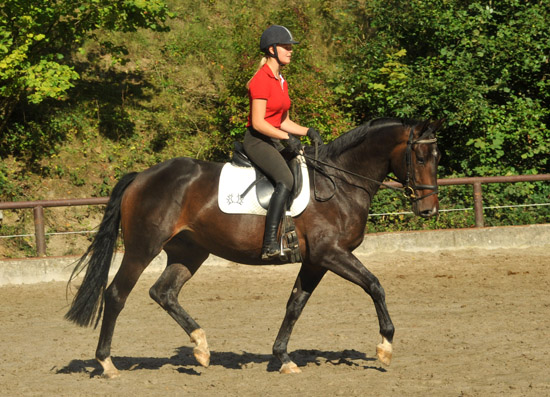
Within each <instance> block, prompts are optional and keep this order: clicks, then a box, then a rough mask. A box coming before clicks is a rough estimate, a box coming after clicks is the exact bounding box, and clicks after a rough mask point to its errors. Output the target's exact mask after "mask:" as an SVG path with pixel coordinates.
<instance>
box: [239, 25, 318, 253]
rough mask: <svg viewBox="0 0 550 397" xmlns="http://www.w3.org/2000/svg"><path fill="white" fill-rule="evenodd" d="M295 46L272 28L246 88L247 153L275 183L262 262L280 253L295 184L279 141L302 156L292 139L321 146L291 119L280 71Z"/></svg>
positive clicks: (284, 33) (262, 42) (283, 32)
mask: <svg viewBox="0 0 550 397" xmlns="http://www.w3.org/2000/svg"><path fill="white" fill-rule="evenodd" d="M294 44H298V42H297V41H294V39H293V38H292V34H291V33H290V31H289V30H288V29H287V28H285V27H284V26H279V25H272V26H270V27H268V28H267V29H266V30H265V31H264V32H263V34H262V36H261V38H260V50H261V51H262V52H263V53H264V54H265V56H264V57H263V58H262V61H261V63H260V68H259V69H258V71H257V72H256V74H255V75H254V76H253V77H252V78H251V79H250V81H249V82H248V84H247V88H248V96H249V101H250V113H249V116H248V125H247V127H248V128H247V131H246V133H245V137H244V143H243V145H244V150H245V152H246V154H247V156H248V157H249V158H250V159H251V160H252V161H253V162H254V163H255V164H256V165H257V166H258V167H259V168H260V169H261V170H262V171H263V172H264V173H265V174H266V175H267V176H268V177H269V178H271V179H272V181H273V182H274V183H275V191H274V193H273V196H272V197H271V201H270V202H269V207H268V210H267V216H266V223H265V232H264V240H263V246H262V255H261V258H262V260H271V259H273V258H275V257H277V256H279V255H280V254H281V250H280V246H279V244H278V243H277V234H278V230H279V223H280V221H281V219H282V216H283V213H284V211H285V206H286V202H287V200H288V196H289V195H290V192H291V190H292V186H293V184H294V180H293V176H292V172H291V171H290V169H289V167H288V165H287V163H286V160H285V159H284V158H283V156H282V155H281V153H280V150H282V149H283V145H281V143H280V142H281V141H283V142H286V143H287V146H288V147H289V148H290V150H291V151H292V152H294V153H295V154H299V152H300V149H301V145H300V141H299V139H296V138H293V136H292V135H298V136H305V135H307V136H308V137H309V138H310V139H311V140H312V142H313V143H319V144H322V143H323V141H322V139H321V136H320V135H319V133H318V132H317V131H316V130H315V129H313V128H307V127H303V126H301V125H299V124H297V123H295V122H293V121H292V120H291V119H290V117H289V116H288V110H289V109H290V97H289V95H288V86H287V82H286V81H285V79H284V78H283V76H282V75H281V73H280V72H281V67H282V66H285V65H288V64H289V63H290V59H291V57H292V46H293V45H294ZM291 134H292V135H291Z"/></svg>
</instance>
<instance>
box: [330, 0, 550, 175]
mask: <svg viewBox="0 0 550 397" xmlns="http://www.w3.org/2000/svg"><path fill="white" fill-rule="evenodd" d="M347 4H348V8H347V9H342V10H341V12H340V13H339V14H338V13H336V12H334V11H333V12H334V13H335V14H336V15H340V17H339V20H335V23H334V24H333V25H332V30H333V31H335V32H336V34H338V35H341V36H342V39H341V42H342V47H341V49H340V51H341V52H340V53H341V54H342V64H343V68H345V69H346V70H348V73H344V74H343V76H342V79H341V80H340V81H338V84H337V85H336V86H335V89H336V90H338V92H340V93H342V101H343V104H345V105H347V106H349V107H350V108H353V109H354V110H355V114H356V117H357V118H358V120H365V119H369V118H372V117H377V116H390V115H394V116H400V117H409V118H425V117H434V118H436V117H442V116H445V117H447V120H448V122H447V128H446V130H445V131H444V132H443V133H442V134H441V137H440V140H441V146H442V148H444V151H445V156H444V158H443V160H442V165H443V166H444V167H445V170H446V171H445V173H446V174H454V175H489V174H496V175H499V174H507V173H514V174H517V173H537V172H538V173H542V172H548V171H549V170H550V162H549V160H548V152H549V149H550V146H549V143H548V142H549V141H550V132H549V130H548V125H550V111H549V109H550V98H549V95H550V94H549V92H550V91H549V88H550V87H549V84H550V83H549V77H550V63H549V59H548V57H549V54H550V32H549V31H548V29H547V21H548V20H549V19H550V3H548V2H539V1H536V2H535V1H530V2H525V1H519V0H502V1H498V2H495V1H468V2H466V1H461V0H429V1H403V0H384V1H382V0H380V1H369V2H359V1H358V2H354V3H347ZM396 10H399V12H397V11H396ZM342 15H343V16H342ZM342 21H345V22H346V23H345V24H343V23H341V22H342ZM350 35H351V36H350Z"/></svg>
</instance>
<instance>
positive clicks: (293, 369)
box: [279, 361, 302, 374]
mask: <svg viewBox="0 0 550 397" xmlns="http://www.w3.org/2000/svg"><path fill="white" fill-rule="evenodd" d="M279 372H280V373H282V374H299V373H301V372H302V370H301V369H300V368H298V366H297V365H296V364H294V363H293V362H292V361H291V362H289V363H286V364H283V365H282V366H281V369H280V370H279Z"/></svg>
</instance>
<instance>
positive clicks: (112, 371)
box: [96, 357, 120, 379]
mask: <svg viewBox="0 0 550 397" xmlns="http://www.w3.org/2000/svg"><path fill="white" fill-rule="evenodd" d="M96 360H97V362H98V363H99V364H101V366H102V367H103V374H102V375H101V376H102V377H103V378H106V379H114V378H118V377H119V376H120V372H118V369H117V368H116V367H115V365H114V364H113V361H112V360H111V357H107V358H106V359H105V360H103V361H101V360H100V359H97V358H96Z"/></svg>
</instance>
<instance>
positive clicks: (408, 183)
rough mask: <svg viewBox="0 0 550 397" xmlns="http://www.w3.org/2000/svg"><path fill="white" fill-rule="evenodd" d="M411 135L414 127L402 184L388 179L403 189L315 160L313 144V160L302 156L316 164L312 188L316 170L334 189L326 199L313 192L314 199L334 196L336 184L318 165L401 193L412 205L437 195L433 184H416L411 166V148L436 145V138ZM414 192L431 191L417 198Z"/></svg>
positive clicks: (406, 152)
mask: <svg viewBox="0 0 550 397" xmlns="http://www.w3.org/2000/svg"><path fill="white" fill-rule="evenodd" d="M413 133H414V127H411V128H410V132H409V139H408V140H407V148H406V150H405V164H406V167H407V172H406V177H405V182H404V183H403V182H402V181H400V180H399V179H397V178H392V177H388V178H389V179H391V180H393V181H395V182H399V183H401V184H402V185H403V187H396V186H391V185H388V184H387V183H384V182H380V181H377V180H375V179H372V178H369V177H366V176H363V175H360V174H357V173H355V172H352V171H348V170H346V169H343V168H340V167H337V166H335V165H332V164H329V163H327V162H324V161H321V160H319V159H318V158H317V155H318V153H317V149H318V144H317V143H315V157H314V158H313V157H311V156H307V155H306V154H304V157H305V158H306V159H308V160H310V161H313V162H314V163H316V164H315V165H313V186H314V189H315V187H316V183H315V171H316V170H317V171H319V172H321V173H322V174H323V175H325V176H326V177H327V178H328V179H329V180H330V181H331V183H332V186H333V187H334V192H333V193H332V194H331V195H330V196H329V197H327V198H319V197H318V195H317V191H316V190H315V198H316V199H317V200H319V201H328V200H330V199H331V198H332V197H333V196H334V193H335V192H336V184H335V183H334V180H333V179H332V177H331V175H328V174H327V173H326V172H325V171H324V170H323V169H322V168H321V167H319V165H323V166H325V167H330V168H333V169H335V170H338V171H341V172H344V173H346V174H348V175H352V176H355V177H357V178H360V179H365V180H367V181H370V182H373V183H376V184H377V185H379V186H384V187H386V188H388V189H392V190H397V191H402V192H403V194H404V196H405V197H407V198H408V199H409V200H410V201H411V202H412V203H414V202H417V201H420V200H422V199H424V198H426V197H429V196H432V195H434V194H437V192H438V188H437V184H435V185H417V184H416V178H415V176H414V172H413V165H412V148H413V146H414V145H418V144H432V143H436V142H437V138H430V139H416V140H414V139H413ZM415 190H432V192H431V193H428V194H425V195H423V196H420V197H418V196H417V195H416V193H415Z"/></svg>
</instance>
